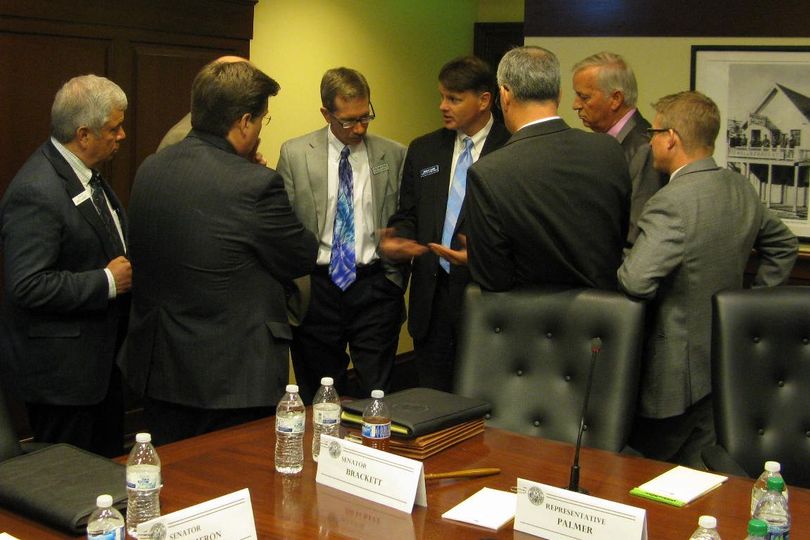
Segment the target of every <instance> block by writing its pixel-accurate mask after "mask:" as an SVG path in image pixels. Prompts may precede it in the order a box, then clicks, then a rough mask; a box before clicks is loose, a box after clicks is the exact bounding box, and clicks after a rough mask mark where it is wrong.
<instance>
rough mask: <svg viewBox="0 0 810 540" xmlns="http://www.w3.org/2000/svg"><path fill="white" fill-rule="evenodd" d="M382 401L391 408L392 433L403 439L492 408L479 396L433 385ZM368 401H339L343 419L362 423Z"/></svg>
mask: <svg viewBox="0 0 810 540" xmlns="http://www.w3.org/2000/svg"><path fill="white" fill-rule="evenodd" d="M383 400H384V401H385V403H386V404H387V405H388V408H389V409H390V411H391V424H392V426H391V431H392V434H393V435H395V436H402V437H406V438H412V437H419V436H422V435H425V434H427V433H433V432H434V431H438V430H440V429H444V428H447V427H451V426H454V425H457V424H461V423H463V422H466V421H468V420H475V419H480V418H483V417H484V415H485V414H487V413H488V412H489V411H490V410H492V405H490V404H489V403H488V402H486V401H483V400H481V399H476V398H470V397H465V396H459V395H457V394H450V393H448V392H442V391H440V390H434V389H432V388H409V389H407V390H401V391H399V392H394V393H392V394H388V395H386V396H385V397H384V398H383ZM371 401H372V400H371V398H369V399H362V400H359V401H349V402H344V403H342V406H343V411H344V414H343V417H342V418H343V420H344V421H347V422H349V423H355V424H357V423H362V417H363V410H364V409H365V408H366V406H367V405H368V404H369V403H371ZM398 428H400V429H398Z"/></svg>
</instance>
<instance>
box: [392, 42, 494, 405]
mask: <svg viewBox="0 0 810 540" xmlns="http://www.w3.org/2000/svg"><path fill="white" fill-rule="evenodd" d="M496 92H497V83H496V81H495V75H494V73H492V70H491V69H490V67H489V66H488V65H487V64H486V62H484V61H483V60H481V59H479V58H476V57H474V56H465V57H460V58H455V59H453V60H451V61H449V62H448V63H446V64H445V65H444V66H442V68H441V70H440V71H439V95H440V96H441V102H440V104H439V110H440V111H441V113H442V120H443V123H444V127H443V128H441V129H438V130H436V131H433V132H431V133H428V134H426V135H423V136H421V137H419V138H417V139H415V140H414V141H413V142H412V143H411V144H410V146H409V147H408V154H407V157H406V158H405V169H404V171H403V174H402V186H401V188H400V201H399V209H398V210H397V213H396V214H394V215H393V216H392V217H391V219H390V220H389V221H388V226H389V227H390V230H389V231H387V232H386V234H385V236H384V237H383V239H382V240H381V241H380V250H381V251H382V253H383V255H385V256H386V257H387V258H389V259H392V260H397V261H403V262H410V261H411V260H413V262H412V265H413V274H412V276H413V277H412V279H411V292H410V302H409V304H408V312H409V316H408V329H409V331H410V333H411V337H413V340H414V350H415V352H416V361H415V363H416V369H417V375H418V380H419V386H426V387H430V388H436V389H438V390H444V391H451V390H452V384H453V376H454V369H453V368H454V364H455V356H456V345H457V342H458V335H459V328H458V326H459V324H460V319H461V307H462V301H463V296H464V289H465V288H466V286H467V284H468V283H469V281H470V274H469V271H468V269H467V260H466V244H465V239H464V235H465V234H466V223H465V219H464V205H463V201H464V196H465V193H466V181H467V173H466V171H467V168H468V167H469V166H470V165H471V164H472V163H474V162H475V161H477V160H478V158H479V156H483V155H485V154H488V153H489V152H491V151H493V150H495V149H497V148H499V147H500V146H501V145H502V144H503V143H504V142H506V140H507V139H508V138H509V132H508V131H507V130H506V128H505V127H504V125H503V124H502V123H501V122H498V121H496V120H495V118H494V117H493V115H492V113H491V109H492V106H493V104H494V102H495V93H496ZM467 140H469V141H470V150H469V151H465V148H466V141H467ZM428 246H429V247H428Z"/></svg>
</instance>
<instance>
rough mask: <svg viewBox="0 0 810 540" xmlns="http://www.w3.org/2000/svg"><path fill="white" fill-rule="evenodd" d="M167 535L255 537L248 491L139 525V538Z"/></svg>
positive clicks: (235, 539)
mask: <svg viewBox="0 0 810 540" xmlns="http://www.w3.org/2000/svg"><path fill="white" fill-rule="evenodd" d="M166 538H216V539H217V540H257V538H258V537H257V536H256V525H255V523H254V522H253V507H252V506H251V504H250V491H249V490H248V489H247V488H245V489H242V490H240V491H235V492H233V493H231V494H229V495H223V496H222V497H218V498H216V499H211V500H210V501H206V502H204V503H200V504H196V505H194V506H189V507H188V508H185V509H183V510H178V511H177V512H172V513H171V514H166V515H165V516H160V517H158V518H155V519H152V520H149V521H146V522H144V523H141V524H140V525H138V540H164V539H166Z"/></svg>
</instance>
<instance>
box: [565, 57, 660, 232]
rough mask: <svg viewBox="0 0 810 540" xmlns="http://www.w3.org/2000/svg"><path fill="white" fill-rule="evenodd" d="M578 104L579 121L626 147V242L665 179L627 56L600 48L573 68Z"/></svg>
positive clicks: (574, 105)
mask: <svg viewBox="0 0 810 540" xmlns="http://www.w3.org/2000/svg"><path fill="white" fill-rule="evenodd" d="M572 71H573V73H574V104H573V109H574V110H575V111H577V114H578V115H579V118H580V120H582V123H583V124H585V126H586V127H589V128H591V129H592V130H593V131H596V132H597V133H607V134H608V135H610V136H612V137H615V138H616V140H617V141H619V144H621V145H622V150H624V157H625V159H626V160H627V166H628V168H629V169H630V178H631V180H632V182H633V191H632V196H631V199H630V227H629V229H628V231H627V244H628V246H632V245H633V242H635V240H636V237H637V236H638V226H637V225H636V224H637V222H638V217H639V216H640V215H641V210H642V209H643V208H644V204H645V203H646V202H647V199H649V198H650V197H651V196H652V195H653V194H654V193H655V192H656V191H658V190H659V189H661V187H662V186H664V185H665V184H666V182H667V178H666V176H665V175H663V174H661V173H659V172H658V171H656V170H655V168H654V167H653V164H652V155H651V154H650V136H649V135H648V134H647V128H648V127H650V123H649V122H647V120H645V119H644V117H643V116H641V113H640V112H639V111H638V109H637V108H636V100H637V99H638V85H637V84H636V76H635V74H634V73H633V69H632V68H631V67H630V66H629V65H628V64H627V62H625V61H624V58H622V57H621V56H619V55H618V54H615V53H611V52H601V53H597V54H594V55H592V56H589V57H588V58H585V59H584V60H581V61H580V62H578V63H577V64H576V65H574V68H573V70H572Z"/></svg>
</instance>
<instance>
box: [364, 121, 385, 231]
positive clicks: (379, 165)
mask: <svg viewBox="0 0 810 540" xmlns="http://www.w3.org/2000/svg"><path fill="white" fill-rule="evenodd" d="M365 143H366V153H367V154H368V168H369V176H370V177H371V207H372V208H373V209H374V230H377V229H381V228H383V227H384V224H383V219H382V212H383V202H384V201H385V195H386V191H387V190H388V185H389V175H390V174H391V167H390V165H389V164H388V163H387V162H386V161H385V149H384V148H381V147H379V146H378V145H377V144H376V142H375V141H374V138H373V137H371V136H369V135H366V137H365ZM375 171H377V172H376V173H375Z"/></svg>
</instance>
